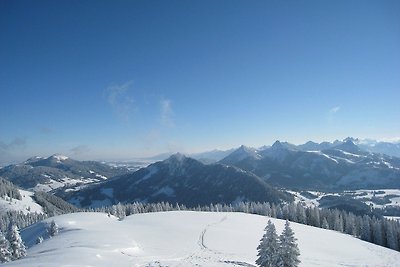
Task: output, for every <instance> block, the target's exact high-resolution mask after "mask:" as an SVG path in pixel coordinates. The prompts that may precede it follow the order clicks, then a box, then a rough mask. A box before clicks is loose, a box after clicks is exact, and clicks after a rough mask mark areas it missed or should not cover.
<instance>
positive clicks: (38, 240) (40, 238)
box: [36, 236, 43, 244]
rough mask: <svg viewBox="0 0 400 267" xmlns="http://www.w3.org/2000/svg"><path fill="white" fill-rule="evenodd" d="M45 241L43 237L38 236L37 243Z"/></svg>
mask: <svg viewBox="0 0 400 267" xmlns="http://www.w3.org/2000/svg"><path fill="white" fill-rule="evenodd" d="M42 242H43V237H41V236H38V238H36V244H41V243H42Z"/></svg>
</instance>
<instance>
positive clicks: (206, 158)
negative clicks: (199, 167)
mask: <svg viewBox="0 0 400 267" xmlns="http://www.w3.org/2000/svg"><path fill="white" fill-rule="evenodd" d="M233 151H234V149H228V150H218V149H214V150H211V151H206V152H201V153H194V154H189V155H188V156H189V157H191V158H194V159H197V160H199V161H201V162H207V163H214V162H216V161H219V160H221V159H223V158H225V157H226V156H228V155H229V154H231V153H232V152H233Z"/></svg>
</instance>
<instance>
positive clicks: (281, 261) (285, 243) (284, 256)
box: [276, 221, 300, 267]
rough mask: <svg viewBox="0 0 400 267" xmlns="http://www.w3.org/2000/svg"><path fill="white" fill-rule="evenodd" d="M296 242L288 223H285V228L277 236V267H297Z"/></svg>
mask: <svg viewBox="0 0 400 267" xmlns="http://www.w3.org/2000/svg"><path fill="white" fill-rule="evenodd" d="M296 241H297V239H296V238H295V237H294V232H293V230H292V228H290V225H289V221H286V223H285V228H284V229H283V232H282V234H281V235H280V236H279V250H278V263H277V265H276V266H277V267H297V266H298V265H299V263H300V260H299V256H300V250H299V248H298V246H297V242H296Z"/></svg>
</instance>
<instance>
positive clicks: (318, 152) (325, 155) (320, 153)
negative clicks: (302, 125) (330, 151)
mask: <svg viewBox="0 0 400 267" xmlns="http://www.w3.org/2000/svg"><path fill="white" fill-rule="evenodd" d="M307 152H308V153H315V154H318V155H321V156H323V157H325V158H327V159H330V160H332V161H334V162H336V163H339V162H338V161H337V160H336V159H335V158H333V157H331V156H329V155H327V154H324V153H322V152H321V151H307Z"/></svg>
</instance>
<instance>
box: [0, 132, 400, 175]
mask: <svg viewBox="0 0 400 267" xmlns="http://www.w3.org/2000/svg"><path fill="white" fill-rule="evenodd" d="M348 138H350V139H354V140H359V141H360V142H361V144H368V143H370V144H372V143H374V142H383V143H391V144H400V139H390V140H387V139H386V140H375V139H360V138H357V137H350V136H348V137H346V138H343V139H335V140H331V141H327V140H325V141H321V142H315V141H313V140H308V141H306V142H303V143H297V144H295V143H291V142H287V141H285V140H275V141H274V142H272V143H271V144H264V145H260V146H247V145H246V144H241V145H239V146H236V147H230V148H226V149H219V148H214V149H210V150H203V151H197V152H182V151H165V152H161V153H157V154H153V155H148V156H138V157H128V158H109V159H107V158H80V157H74V155H71V154H65V153H59V152H55V153H52V154H41V155H31V156H29V157H26V158H23V159H20V160H15V161H13V162H0V168H1V167H5V166H7V165H12V164H18V163H22V162H24V161H26V160H29V159H31V158H36V157H38V158H49V157H53V156H66V157H68V158H70V159H74V160H83V161H85V160H89V161H91V160H94V161H99V162H129V161H145V160H150V161H152V160H156V161H159V160H162V159H161V158H164V157H166V158H168V157H170V156H172V155H175V154H182V155H184V156H186V157H192V156H196V155H198V154H202V153H208V152H214V151H220V152H225V151H229V150H232V151H235V150H237V149H239V148H240V147H242V146H244V147H247V148H252V149H256V150H259V149H261V150H262V149H265V148H266V147H267V148H268V147H271V146H272V145H274V143H275V142H280V143H288V144H292V145H296V146H298V145H303V144H306V143H308V142H314V143H318V144H321V143H325V142H327V143H331V144H333V143H335V142H338V141H339V142H344V141H345V139H348ZM351 141H352V142H353V140H351ZM356 145H357V144H356ZM261 150H259V151H261ZM158 158H159V159H158Z"/></svg>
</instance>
